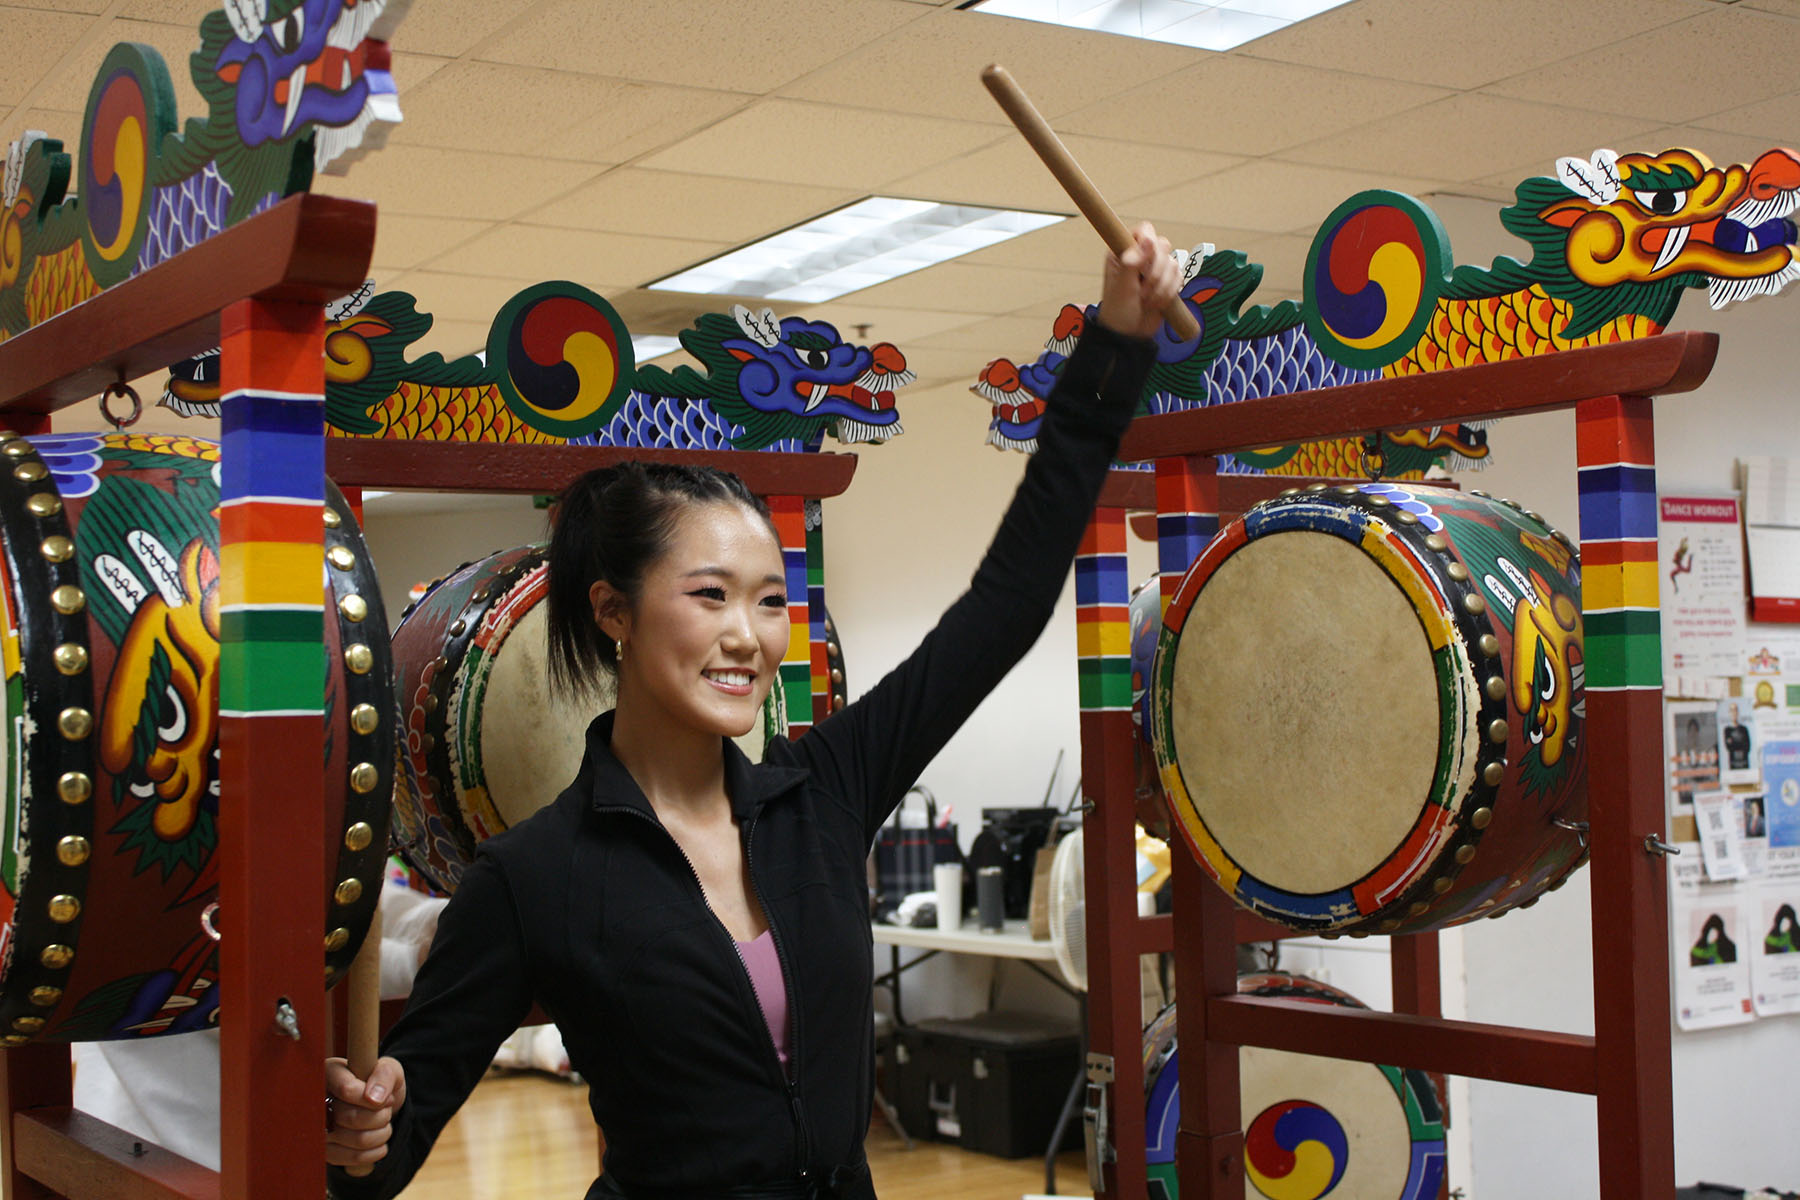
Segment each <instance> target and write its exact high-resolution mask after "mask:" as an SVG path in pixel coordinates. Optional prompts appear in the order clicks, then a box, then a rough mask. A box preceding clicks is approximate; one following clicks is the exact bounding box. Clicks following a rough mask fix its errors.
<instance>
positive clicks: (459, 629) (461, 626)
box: [450, 617, 469, 637]
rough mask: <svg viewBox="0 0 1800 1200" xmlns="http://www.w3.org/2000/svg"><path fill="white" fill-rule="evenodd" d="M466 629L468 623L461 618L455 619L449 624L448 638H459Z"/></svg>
mask: <svg viewBox="0 0 1800 1200" xmlns="http://www.w3.org/2000/svg"><path fill="white" fill-rule="evenodd" d="M468 627H469V623H468V622H467V621H465V620H463V619H462V618H461V617H458V618H456V620H455V621H453V622H451V624H450V636H451V637H461V636H462V635H463V630H465V629H467V628H468Z"/></svg>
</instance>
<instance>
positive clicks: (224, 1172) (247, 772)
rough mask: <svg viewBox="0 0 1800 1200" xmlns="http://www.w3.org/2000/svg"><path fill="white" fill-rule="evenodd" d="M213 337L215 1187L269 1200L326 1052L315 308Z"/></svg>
mask: <svg viewBox="0 0 1800 1200" xmlns="http://www.w3.org/2000/svg"><path fill="white" fill-rule="evenodd" d="M220 332H221V349H222V354H221V361H220V372H221V379H220V390H221V393H222V395H223V403H222V405H221V422H220V424H221V428H222V431H223V441H224V452H223V454H222V455H221V461H220V510H219V512H220V563H219V567H220V574H219V717H220V721H219V755H220V763H219V768H220V770H219V774H220V793H219V859H220V863H221V866H220V878H219V909H220V923H221V925H222V926H223V928H224V930H225V935H224V938H223V939H222V942H221V945H220V960H221V964H220V965H221V969H220V982H219V987H220V989H221V991H220V1005H219V1010H220V1013H221V1018H222V1020H221V1024H222V1028H223V1035H224V1036H223V1040H222V1046H221V1065H220V1082H221V1089H222V1094H224V1095H236V1096H240V1097H247V1098H248V1099H247V1101H246V1103H244V1104H242V1105H232V1106H228V1107H227V1108H226V1109H225V1110H224V1112H223V1113H222V1114H221V1137H220V1144H221V1147H222V1151H223V1161H222V1163H221V1180H220V1182H221V1187H220V1194H221V1195H224V1196H286V1195H294V1194H297V1192H296V1181H298V1180H307V1179H311V1180H314V1181H316V1182H315V1183H314V1184H313V1186H314V1188H315V1189H317V1188H318V1187H319V1186H320V1183H322V1178H321V1177H322V1175H323V1164H322V1159H321V1150H322V1145H321V1133H320V1130H319V1122H318V1118H317V1110H318V1104H319V1098H320V1096H321V1085H322V1076H321V1075H320V1070H321V1065H320V1064H321V1063H323V1062H324V1059H325V1055H326V1054H327V1052H328V1051H327V1046H328V1044H329V1043H328V1039H327V1038H326V1015H325V982H324V957H325V955H324V939H325V926H324V915H325V914H324V906H323V904H322V903H321V901H322V897H321V895H320V882H321V881H322V880H323V879H324V877H325V845H324V841H325V812H324V808H325V806H324V785H323V776H324V762H325V749H324V746H325V740H324V720H323V708H324V692H325V660H324V654H323V652H322V650H321V647H322V645H323V640H324V583H323V574H324V565H323V564H324V547H323V542H324V517H323V501H324V479H325V443H324V409H325V371H324V336H325V318H324V309H323V308H322V307H321V306H320V305H319V304H317V303H312V304H307V303H301V302H294V301H270V300H242V301H238V302H236V303H234V304H232V305H231V306H230V307H228V308H226V309H225V310H224V312H223V314H222V315H221V318H220ZM364 653H365V654H366V653H367V648H366V647H365V648H364ZM350 654H354V648H351V650H350V651H349V652H348V653H347V657H348V656H349V655H350ZM350 669H352V670H355V669H356V666H355V663H354V662H353V663H351V668H350ZM363 669H365V670H366V669H367V666H366V665H365V666H364V668H363ZM284 1000H285V1002H286V1004H287V1005H288V1006H289V1008H291V1010H292V1012H293V1016H294V1024H293V1031H294V1032H293V1035H292V1036H289V1035H287V1034H284V1033H283V1032H282V1031H281V1030H280V1029H279V1028H278V1027H277V1016H278V1006H279V1005H280V1004H281V1002H283V1001H284ZM297 1111H304V1112H305V1113H306V1114H307V1117H308V1119H306V1120H299V1119H296V1116H295V1114H296V1112H297Z"/></svg>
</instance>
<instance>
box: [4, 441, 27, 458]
mask: <svg viewBox="0 0 1800 1200" xmlns="http://www.w3.org/2000/svg"><path fill="white" fill-rule="evenodd" d="M30 453H31V443H30V442H28V441H26V440H25V439H24V438H13V439H11V440H10V441H8V442H7V443H6V455H7V457H8V458H24V457H25V456H26V455H28V454H30Z"/></svg>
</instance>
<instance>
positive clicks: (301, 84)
mask: <svg viewBox="0 0 1800 1200" xmlns="http://www.w3.org/2000/svg"><path fill="white" fill-rule="evenodd" d="M305 91H306V64H305V63H302V64H300V65H299V66H297V67H295V68H294V73H293V74H292V75H289V76H288V98H287V112H285V113H283V114H282V117H281V136H282V137H286V136H287V135H288V134H289V133H291V132H293V129H294V118H295V117H298V116H299V115H300V97H301V96H302V95H303V94H304V93H305Z"/></svg>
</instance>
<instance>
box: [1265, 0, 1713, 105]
mask: <svg viewBox="0 0 1800 1200" xmlns="http://www.w3.org/2000/svg"><path fill="white" fill-rule="evenodd" d="M1714 7H1716V6H1715V5H1712V4H1709V3H1706V2H1705V0H1582V2H1581V3H1579V4H1569V3H1566V2H1565V0H1357V2H1356V3H1355V4H1346V5H1344V6H1342V7H1341V8H1334V9H1332V10H1331V11H1329V12H1326V13H1321V14H1320V15H1319V16H1316V17H1313V18H1312V19H1311V20H1307V21H1302V22H1300V23H1299V24H1297V25H1291V26H1289V27H1288V28H1286V29H1283V30H1281V31H1280V32H1278V33H1272V34H1270V35H1269V36H1267V37H1263V38H1258V39H1257V40H1256V41H1254V42H1251V43H1249V44H1248V45H1246V46H1245V47H1244V48H1243V49H1242V51H1240V53H1242V54H1244V55H1247V56H1249V57H1252V58H1270V59H1276V60H1278V61H1281V62H1291V63H1299V64H1301V65H1303V66H1309V67H1327V68H1332V69H1336V70H1350V71H1358V72H1360V73H1362V74H1365V75H1379V76H1383V77H1385V78H1389V79H1406V80H1411V81H1412V82H1414V83H1431V84H1437V85H1439V86H1442V87H1452V88H1473V87H1479V86H1481V85H1482V84H1484V83H1489V82H1492V81H1493V80H1495V79H1502V78H1505V77H1506V76H1508V75H1514V74H1517V73H1518V72H1520V71H1526V70H1530V69H1532V68H1535V67H1538V66H1541V65H1543V64H1545V63H1552V62H1557V61H1560V60H1562V59H1564V58H1568V57H1570V56H1571V55H1586V54H1587V53H1589V52H1591V51H1593V50H1594V49H1595V48H1597V47H1600V46H1605V45H1608V44H1610V43H1612V42H1616V41H1618V40H1619V39H1621V38H1626V37H1630V36H1631V35H1632V34H1635V33H1640V32H1642V31H1644V30H1646V29H1655V28H1657V27H1659V26H1662V25H1667V24H1669V23H1670V22H1671V21H1678V20H1680V19H1682V18H1683V17H1689V16H1692V15H1694V14H1695V13H1699V12H1705V11H1707V10H1708V9H1711V8H1714ZM1728 61H1730V59H1728V58H1727V59H1706V58H1698V59H1694V60H1692V61H1691V62H1690V63H1689V64H1688V65H1687V67H1686V68H1685V73H1686V74H1689V75H1704V76H1706V77H1707V78H1708V79H1710V80H1713V81H1714V82H1717V72H1713V71H1696V70H1695V69H1694V67H1693V63H1694V62H1728ZM1269 100H1270V103H1280V102H1281V100H1280V98H1279V97H1270V98H1269ZM1569 103H1578V102H1577V101H1569ZM1590 107H1591V106H1590Z"/></svg>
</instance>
